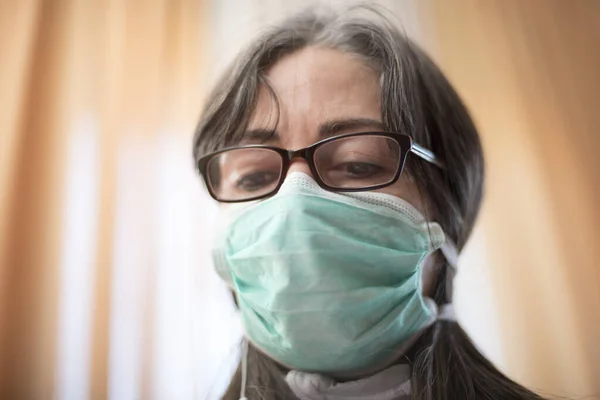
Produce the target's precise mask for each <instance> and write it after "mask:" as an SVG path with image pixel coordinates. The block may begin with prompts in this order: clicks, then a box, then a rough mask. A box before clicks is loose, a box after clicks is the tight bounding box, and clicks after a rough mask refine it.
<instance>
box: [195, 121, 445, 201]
mask: <svg viewBox="0 0 600 400" xmlns="http://www.w3.org/2000/svg"><path fill="white" fill-rule="evenodd" d="M375 135H376V136H381V137H387V138H390V139H392V140H394V141H395V142H396V143H398V145H399V146H400V160H399V162H398V169H397V171H396V174H395V175H394V177H393V178H392V179H391V180H390V181H388V182H386V183H383V184H379V185H374V186H368V187H363V188H349V189H348V188H338V187H335V186H330V185H328V184H326V183H325V182H323V180H322V179H321V177H320V175H319V173H318V171H317V167H316V166H315V162H314V154H315V152H316V151H317V149H318V148H319V147H321V146H322V145H324V144H326V143H329V142H332V141H335V140H339V139H343V138H349V137H354V136H375ZM240 149H265V150H271V151H274V152H276V153H278V154H279V155H280V156H281V172H280V176H279V182H278V183H277V186H276V187H275V188H274V189H273V190H271V191H269V192H268V193H265V194H261V195H259V196H255V197H249V198H247V199H242V200H221V199H219V198H218V196H217V195H216V194H215V193H214V190H213V188H212V186H211V184H210V178H209V176H208V165H209V163H210V161H211V160H212V159H213V158H214V157H215V156H217V155H219V154H221V153H225V152H228V151H232V150H240ZM409 152H412V153H414V154H415V155H417V156H419V157H420V158H422V159H423V160H425V161H427V162H430V163H432V164H434V165H436V166H438V167H439V168H442V169H443V168H444V165H443V164H442V163H441V162H440V161H439V160H438V159H437V157H436V156H435V155H434V154H433V153H432V152H431V151H430V150H428V149H426V148H424V147H422V146H420V145H419V144H417V143H414V142H413V140H412V138H411V137H410V136H408V135H406V134H403V133H396V132H358V133H346V134H343V135H336V136H332V137H329V138H326V139H323V140H320V141H318V142H316V143H314V144H312V145H310V146H308V147H305V148H302V149H298V150H287V149H282V148H280V147H275V146H269V145H262V144H249V145H243V146H232V147H227V148H224V149H221V150H218V151H215V152H213V153H210V154H207V155H206V156H204V157H202V158H200V159H199V160H198V162H197V163H196V167H197V169H198V172H199V173H200V175H202V178H203V180H204V184H205V186H206V188H207V190H208V193H209V194H210V196H211V197H212V198H213V199H215V200H217V201H218V202H220V203H243V202H247V201H254V200H261V199H264V198H267V197H271V196H273V195H274V194H275V193H277V192H278V191H279V189H280V188H281V185H283V182H284V180H285V177H286V175H287V172H288V169H289V167H290V165H291V163H292V160H293V159H294V158H298V157H299V158H302V159H304V160H305V161H306V163H307V164H308V167H309V169H310V172H311V173H312V176H313V179H314V180H315V181H316V182H317V184H318V185H319V186H320V187H321V188H323V189H325V190H329V191H332V192H346V193H349V192H363V191H370V190H377V189H381V188H384V187H387V186H390V185H392V184H394V183H395V182H396V181H398V178H400V175H401V174H402V170H403V169H404V163H405V161H406V156H407V154H408V153H409Z"/></svg>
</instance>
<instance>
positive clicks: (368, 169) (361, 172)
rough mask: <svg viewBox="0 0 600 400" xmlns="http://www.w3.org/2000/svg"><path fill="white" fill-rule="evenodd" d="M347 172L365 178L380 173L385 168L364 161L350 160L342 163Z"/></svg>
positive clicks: (342, 167)
mask: <svg viewBox="0 0 600 400" xmlns="http://www.w3.org/2000/svg"><path fill="white" fill-rule="evenodd" d="M340 169H342V170H343V171H344V172H345V173H347V174H348V175H351V176H353V177H356V178H364V177H369V176H372V175H376V174H378V173H380V172H381V171H382V170H383V168H382V167H380V166H378V165H374V164H369V163H364V162H349V163H345V164H343V165H341V168H340Z"/></svg>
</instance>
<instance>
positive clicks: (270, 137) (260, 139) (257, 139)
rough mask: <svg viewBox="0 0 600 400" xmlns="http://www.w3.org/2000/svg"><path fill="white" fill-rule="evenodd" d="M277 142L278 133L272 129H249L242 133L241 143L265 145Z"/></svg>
mask: <svg viewBox="0 0 600 400" xmlns="http://www.w3.org/2000/svg"><path fill="white" fill-rule="evenodd" d="M275 141H279V133H277V131H275V130H273V129H266V128H257V129H249V130H247V131H246V132H245V133H244V138H243V140H242V142H249V143H267V142H275Z"/></svg>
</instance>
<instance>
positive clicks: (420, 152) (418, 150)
mask: <svg viewBox="0 0 600 400" xmlns="http://www.w3.org/2000/svg"><path fill="white" fill-rule="evenodd" d="M410 151H411V152H413V153H415V154H416V155H417V156H419V157H421V158H422V159H423V160H425V161H428V162H430V163H432V164H435V165H436V166H438V167H439V168H442V169H444V168H446V166H445V165H444V163H442V162H441V161H439V160H438V159H437V157H436V156H435V154H433V152H431V151H430V150H427V149H426V148H425V147H423V146H421V145H419V144H417V143H413V144H412V146H411V148H410Z"/></svg>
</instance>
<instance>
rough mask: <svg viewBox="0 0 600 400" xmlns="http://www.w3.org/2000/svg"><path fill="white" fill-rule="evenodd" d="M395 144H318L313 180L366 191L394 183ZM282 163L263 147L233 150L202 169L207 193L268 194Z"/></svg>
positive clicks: (375, 138)
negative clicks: (315, 177) (208, 190)
mask: <svg viewBox="0 0 600 400" xmlns="http://www.w3.org/2000/svg"><path fill="white" fill-rule="evenodd" d="M400 159H401V151H400V145H399V144H398V142H396V141H395V140H393V139H391V138H389V137H386V136H380V135H361V136H349V137H342V138H339V139H336V140H332V141H329V142H325V143H323V144H321V145H320V146H319V147H318V148H317V149H316V150H315V152H314V156H313V160H314V164H315V165H314V166H315V169H316V172H317V174H318V175H319V176H318V178H319V179H320V180H321V181H322V182H323V183H325V185H327V186H329V187H331V188H334V189H340V190H344V189H345V190H348V189H369V188H371V187H375V186H380V185H385V184H387V183H390V182H391V181H393V180H394V178H395V176H396V174H397V172H398V168H399V167H400V161H401V160H400ZM282 170H283V159H282V157H281V155H280V154H279V153H277V152H276V151H273V150H270V149H265V148H239V149H232V150H230V151H226V152H223V153H219V154H217V155H215V156H214V157H213V158H212V159H211V160H210V161H209V163H208V166H207V172H208V174H207V178H208V179H207V180H208V184H209V186H210V189H211V190H212V192H213V194H214V195H215V196H216V197H217V198H218V199H219V200H223V201H241V200H245V199H251V198H257V197H261V196H265V195H268V194H270V193H272V192H274V191H275V189H276V188H277V186H278V185H279V182H280V180H281V178H282V176H281V174H282Z"/></svg>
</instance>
